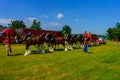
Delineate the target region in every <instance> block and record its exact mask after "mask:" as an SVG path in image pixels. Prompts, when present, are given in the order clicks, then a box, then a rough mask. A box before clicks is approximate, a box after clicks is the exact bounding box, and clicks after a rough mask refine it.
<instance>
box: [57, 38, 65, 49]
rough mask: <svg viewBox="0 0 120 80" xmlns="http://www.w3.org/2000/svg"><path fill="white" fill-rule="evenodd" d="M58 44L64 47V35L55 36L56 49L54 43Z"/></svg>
mask: <svg viewBox="0 0 120 80" xmlns="http://www.w3.org/2000/svg"><path fill="white" fill-rule="evenodd" d="M59 44H61V45H62V46H63V47H64V48H65V39H64V37H62V36H61V37H55V49H56V45H58V47H59Z"/></svg>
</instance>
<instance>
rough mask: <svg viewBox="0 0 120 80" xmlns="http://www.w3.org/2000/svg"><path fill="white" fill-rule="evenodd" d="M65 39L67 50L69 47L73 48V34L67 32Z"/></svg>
mask: <svg viewBox="0 0 120 80" xmlns="http://www.w3.org/2000/svg"><path fill="white" fill-rule="evenodd" d="M64 39H65V51H68V49H70V50H73V46H72V35H71V34H70V35H68V34H65V36H64Z"/></svg>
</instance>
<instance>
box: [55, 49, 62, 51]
mask: <svg viewBox="0 0 120 80" xmlns="http://www.w3.org/2000/svg"><path fill="white" fill-rule="evenodd" d="M55 51H64V49H55Z"/></svg>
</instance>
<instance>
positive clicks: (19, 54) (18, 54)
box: [11, 53, 23, 56]
mask: <svg viewBox="0 0 120 80" xmlns="http://www.w3.org/2000/svg"><path fill="white" fill-rule="evenodd" d="M21 55H23V54H22V53H17V54H12V55H11V56H21Z"/></svg>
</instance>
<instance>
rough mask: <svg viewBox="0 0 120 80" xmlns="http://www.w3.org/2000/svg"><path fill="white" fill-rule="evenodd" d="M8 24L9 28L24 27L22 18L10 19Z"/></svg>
mask: <svg viewBox="0 0 120 80" xmlns="http://www.w3.org/2000/svg"><path fill="white" fill-rule="evenodd" d="M8 26H9V27H10V28H16V29H20V28H26V25H25V23H24V22H23V20H15V21H11V23H10V24H8Z"/></svg>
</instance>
